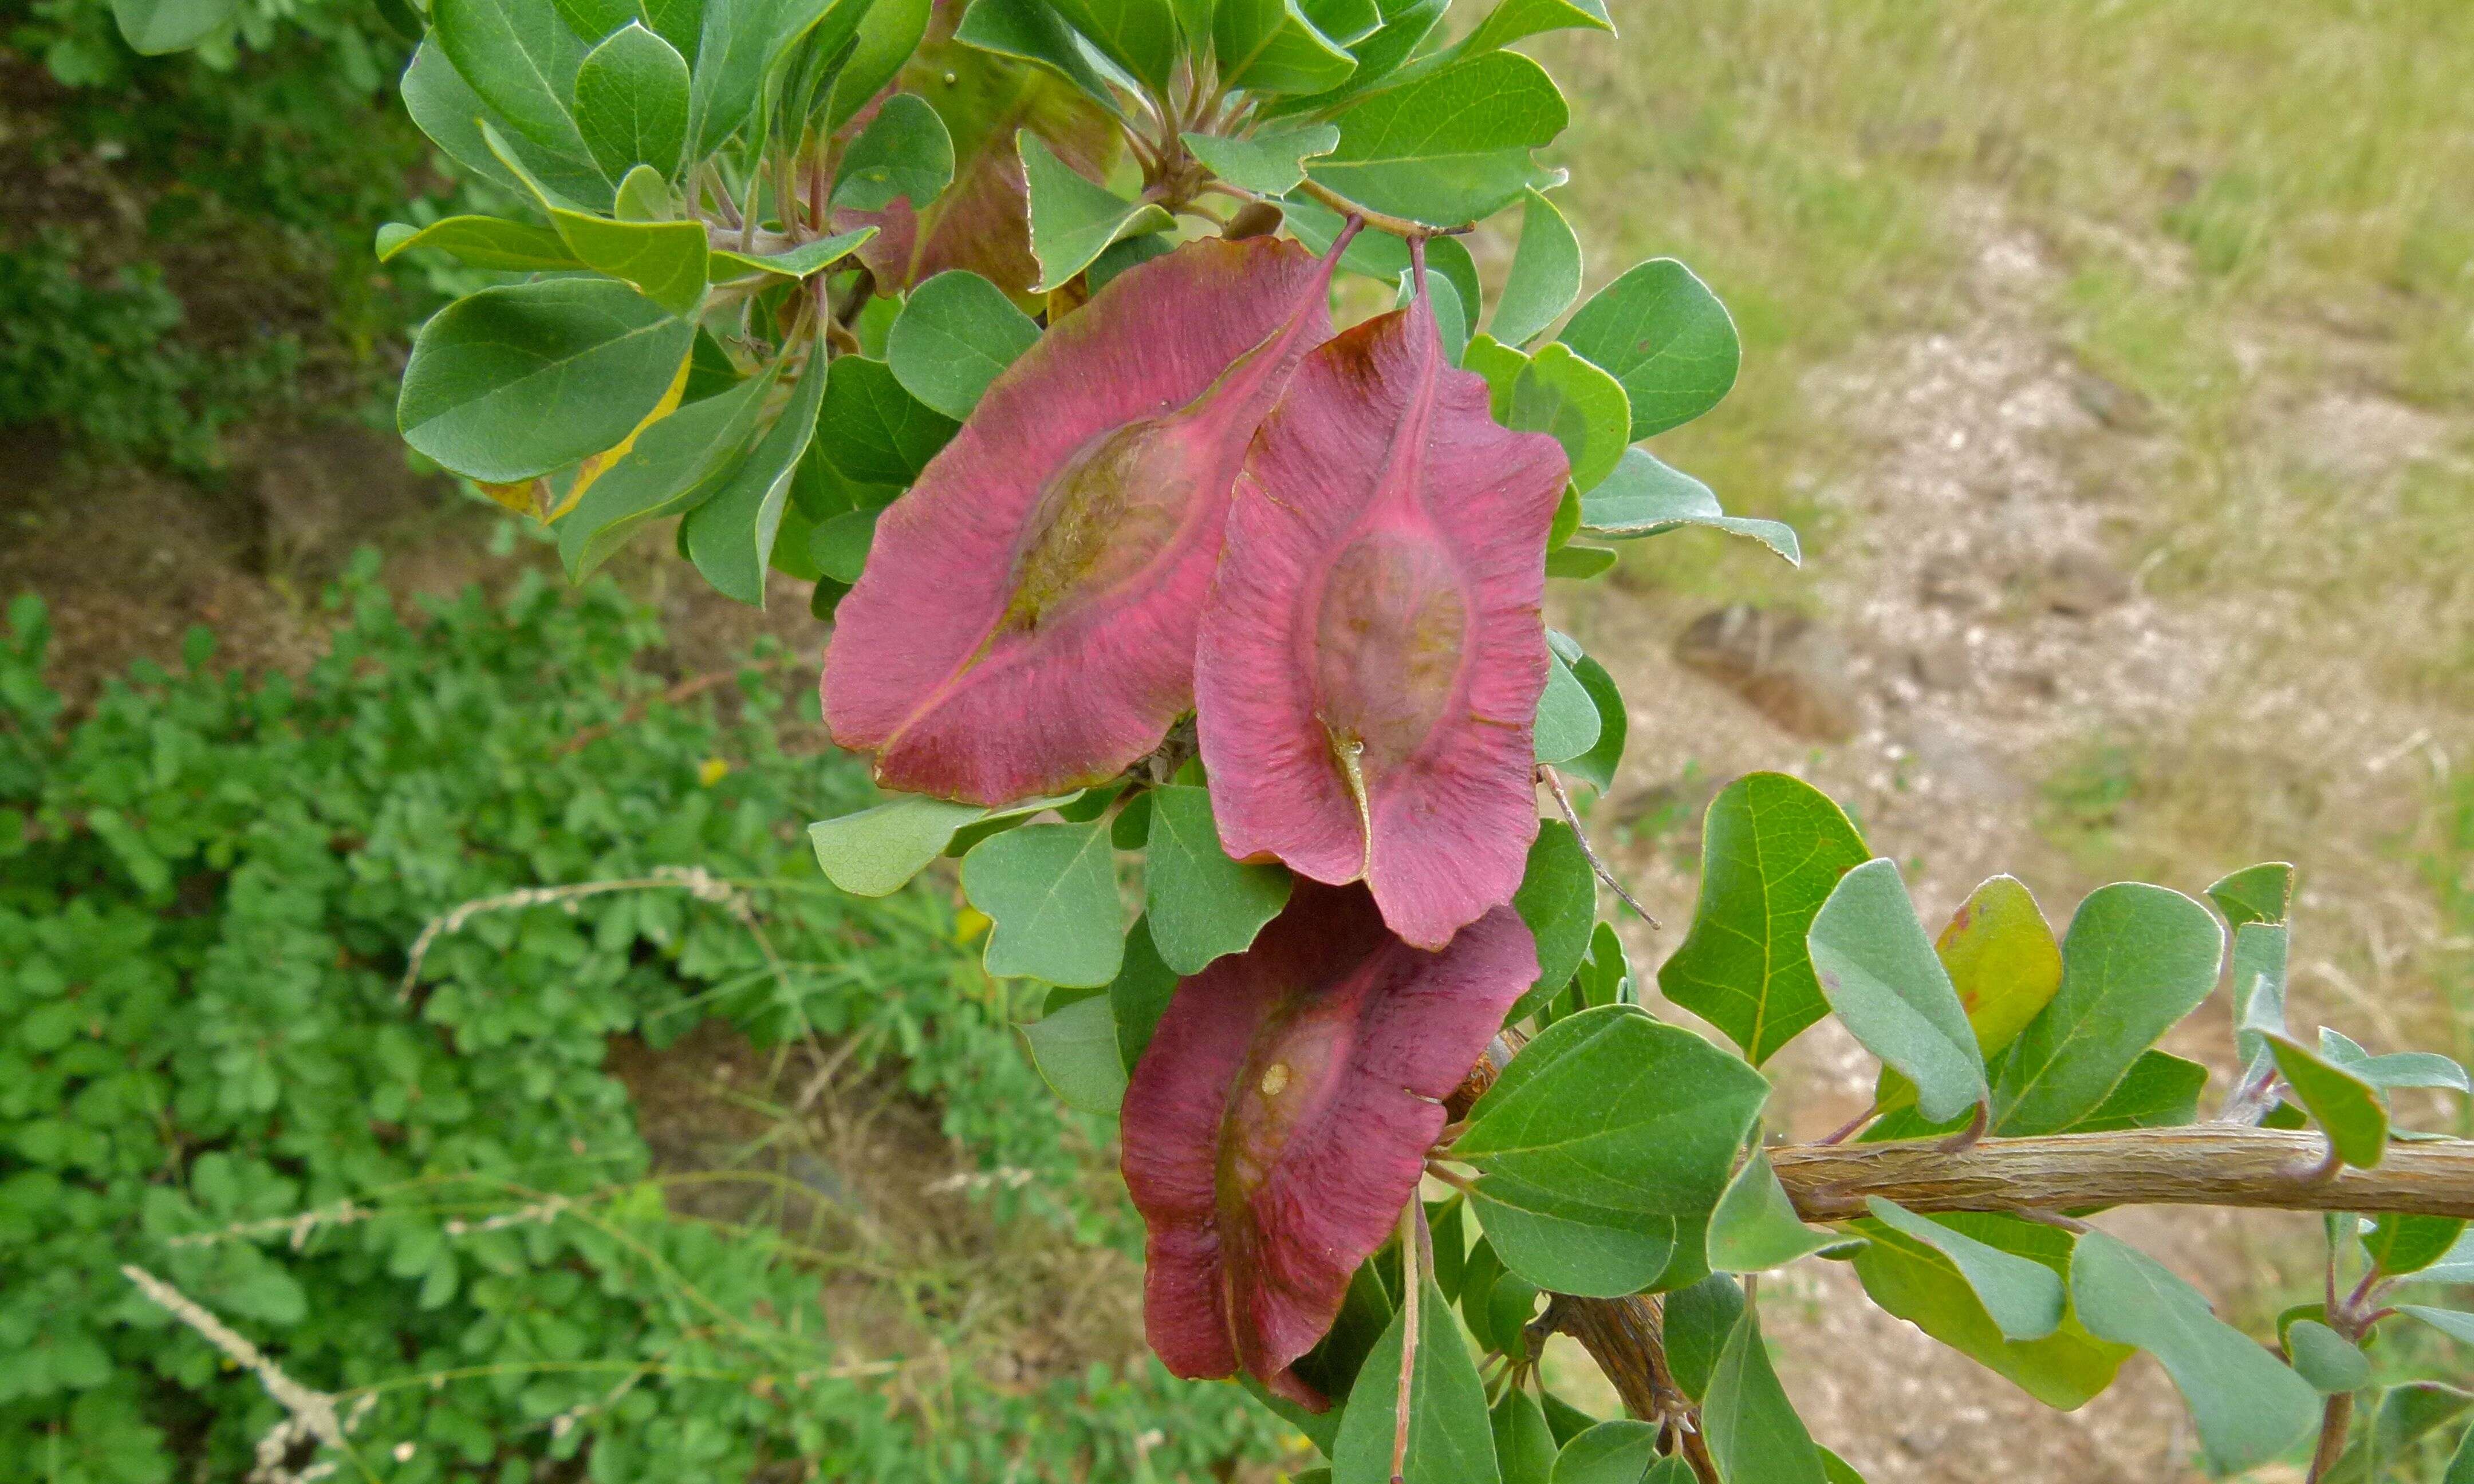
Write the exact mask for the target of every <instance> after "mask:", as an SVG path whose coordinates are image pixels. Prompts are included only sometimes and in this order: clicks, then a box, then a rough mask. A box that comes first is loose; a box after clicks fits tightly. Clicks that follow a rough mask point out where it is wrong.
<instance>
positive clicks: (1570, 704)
mask: <svg viewBox="0 0 2474 1484" xmlns="http://www.w3.org/2000/svg"><path fill="white" fill-rule="evenodd" d="M1597 742H1598V704H1597V703H1596V702H1595V701H1593V700H1591V699H1590V698H1589V687H1588V686H1586V685H1584V684H1582V683H1581V678H1580V677H1579V676H1577V675H1574V674H1573V673H1572V667H1571V666H1570V665H1568V664H1565V663H1564V657H1563V656H1561V655H1558V654H1555V653H1553V652H1552V651H1551V650H1550V651H1549V652H1548V654H1547V667H1546V688H1545V690H1544V691H1542V692H1540V695H1539V697H1538V729H1537V746H1538V760H1539V761H1540V762H1543V763H1558V762H1564V761H1567V760H1569V759H1571V758H1574V757H1578V756H1580V755H1581V754H1584V753H1586V752H1588V751H1589V749H1590V748H1592V747H1595V746H1597Z"/></svg>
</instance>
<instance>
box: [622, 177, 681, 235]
mask: <svg viewBox="0 0 2474 1484" xmlns="http://www.w3.org/2000/svg"><path fill="white" fill-rule="evenodd" d="M610 214H611V215H612V216H615V217H617V218H618V220H619V221H621V222H672V221H676V220H678V218H679V202H678V198H677V197H675V196H673V195H672V194H671V192H670V182H669V181H668V180H667V179H665V178H664V177H663V175H662V173H661V172H660V171H658V170H655V169H654V168H653V167H652V166H650V165H631V166H629V167H628V170H627V173H626V174H625V175H624V176H622V177H621V178H620V179H619V181H618V195H616V196H614V197H612V198H611V202H610Z"/></svg>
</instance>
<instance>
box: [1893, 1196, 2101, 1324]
mask: <svg viewBox="0 0 2474 1484" xmlns="http://www.w3.org/2000/svg"><path fill="white" fill-rule="evenodd" d="M1864 1204H1865V1207H1866V1209H1869V1210H1870V1211H1872V1213H1873V1219H1874V1220H1876V1221H1879V1222H1880V1223H1881V1224H1882V1225H1883V1226H1886V1227H1888V1228H1890V1229H1891V1230H1893V1231H1895V1232H1898V1233H1902V1234H1904V1235H1906V1236H1908V1237H1912V1238H1913V1239H1915V1240H1916V1241H1919V1242H1922V1243H1924V1244H1925V1245H1926V1246H1928V1247H1930V1248H1932V1249H1933V1250H1934V1251H1935V1252H1938V1253H1940V1254H1941V1255H1942V1256H1943V1257H1947V1258H1949V1259H1950V1263H1951V1266H1952V1267H1953V1268H1954V1269H1955V1270H1956V1271H1957V1273H1958V1275H1959V1276H1960V1277H1961V1278H1963V1279H1965V1280H1966V1281H1967V1285H1968V1287H1969V1289H1970V1290H1971V1291H1973V1292H1974V1293H1975V1295H1976V1299H1977V1303H1979V1304H1983V1305H1984V1312H1985V1313H1986V1314H1987V1315H1988V1316H1990V1317H1991V1319H1992V1320H1993V1323H1994V1325H1995V1326H1996V1327H1997V1328H2000V1329H2001V1337H2002V1338H2003V1339H2004V1340H2008V1341H2010V1342H2012V1343H2014V1344H2015V1343H2018V1342H2021V1341H2025V1340H2041V1339H2044V1338H2045V1337H2047V1336H2048V1335H2050V1334H2052V1333H2054V1332H2055V1331H2057V1330H2059V1329H2060V1328H2061V1326H2062V1317H2063V1314H2064V1312H2065V1310H2066V1309H2067V1307H2068V1302H2067V1300H2068V1296H2067V1295H2066V1294H2065V1293H2064V1291H2063V1286H2062V1279H2061V1275H2060V1274H2058V1273H2055V1272H2054V1271H2053V1270H2052V1269H2051V1268H2050V1267H2047V1266H2046V1265H2045V1264H2043V1263H2041V1262H2038V1261H2036V1260H2034V1259H2033V1258H2030V1257H2019V1256H2017V1255H2016V1254H2014V1253H2009V1252H2004V1251H2003V1250H2001V1248H1999V1247H1996V1246H1994V1245H1993V1244H1992V1243H1990V1242H1980V1241H1977V1239H1976V1238H1975V1237H1972V1236H1970V1235H1968V1234H1967V1233H1964V1232H1961V1231H1959V1230H1958V1229H1957V1228H1956V1227H1954V1226H1948V1225H1945V1224H1943V1223H1942V1222H1940V1221H1936V1220H1934V1219H1933V1218H1932V1217H1929V1216H1922V1215H1918V1214H1917V1213H1916V1212H1914V1211H1911V1210H1908V1209H1906V1208H1905V1207H1904V1206H1901V1205H1899V1204H1898V1203H1897V1202H1895V1201H1885V1200H1883V1199H1881V1198H1880V1196H1870V1197H1867V1198H1866V1200H1865V1202H1864Z"/></svg>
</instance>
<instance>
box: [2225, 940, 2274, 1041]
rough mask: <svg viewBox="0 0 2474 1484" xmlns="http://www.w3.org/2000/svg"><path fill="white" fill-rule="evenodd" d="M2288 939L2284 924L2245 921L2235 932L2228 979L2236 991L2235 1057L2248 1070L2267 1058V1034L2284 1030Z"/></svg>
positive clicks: (2234, 996)
mask: <svg viewBox="0 0 2474 1484" xmlns="http://www.w3.org/2000/svg"><path fill="white" fill-rule="evenodd" d="M2288 936H2289V929H2287V928H2286V927H2285V925H2284V924H2282V923H2271V922H2244V923H2243V924H2242V925H2241V926H2239V927H2237V928H2235V929H2234V945H2233V956H2232V960H2231V962H2230V964H2229V966H2228V968H2227V971H2226V977H2227V978H2228V980H2229V981H2230V983H2231V988H2232V991H2233V1001H2234V1004H2233V1011H2234V1054H2235V1055H2236V1056H2237V1057H2239V1058H2240V1059H2241V1060H2242V1063H2243V1065H2244V1066H2246V1067H2254V1066H2257V1065H2258V1064H2259V1062H2260V1061H2261V1059H2262V1058H2264V1057H2265V1056H2267V1054H2268V1042H2267V1041H2266V1039H2265V1038H2266V1036H2267V1033H2268V1032H2270V1031H2282V1030H2284V1029H2285V975H2286V958H2287V955H2288V953H2289V951H2290V949H2289V944H2288Z"/></svg>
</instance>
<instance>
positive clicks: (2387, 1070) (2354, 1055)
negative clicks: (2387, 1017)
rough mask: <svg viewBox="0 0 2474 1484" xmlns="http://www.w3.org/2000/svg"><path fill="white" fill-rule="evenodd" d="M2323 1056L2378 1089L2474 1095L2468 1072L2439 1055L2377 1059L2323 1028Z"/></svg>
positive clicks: (2399, 1054) (2393, 1054) (2414, 1053)
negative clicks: (2407, 1089)
mask: <svg viewBox="0 0 2474 1484" xmlns="http://www.w3.org/2000/svg"><path fill="white" fill-rule="evenodd" d="M2319 1054H2320V1056H2322V1057H2324V1058H2326V1059H2327V1060H2328V1061H2329V1062H2331V1063H2333V1064H2334V1065H2338V1066H2341V1067H2343V1068H2344V1069H2345V1070H2347V1071H2349V1072H2352V1073H2353V1074H2354V1075H2355V1076H2357V1077H2360V1078H2362V1079H2363V1080H2364V1081H2365V1082H2367V1083H2369V1084H2370V1085H2371V1086H2372V1087H2375V1088H2380V1089H2388V1088H2450V1089H2455V1090H2457V1091H2459V1092H2474V1084H2469V1083H2467V1081H2466V1080H2465V1068H2464V1067H2462V1066H2460V1065H2457V1062H2456V1060H2455V1059H2454V1058H2451V1057H2444V1056H2441V1055H2440V1054H2439V1053H2438V1052H2437V1051H2391V1052H2389V1054H2388V1055H2386V1056H2373V1055H2371V1054H2370V1053H2369V1052H2368V1051H2365V1050H2364V1049H2363V1048H2362V1047H2361V1046H2359V1045H2357V1044H2356V1043H2355V1042H2354V1041H2353V1039H2352V1038H2350V1037H2348V1036H2345V1035H2343V1034H2341V1033H2340V1032H2337V1031H2332V1030H2330V1029H2328V1028H2327V1027H2326V1026H2324V1025H2323V1026H2321V1027H2320V1028H2319Z"/></svg>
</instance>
